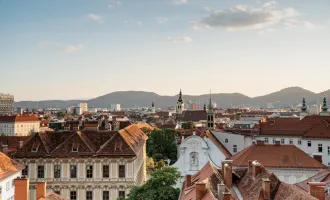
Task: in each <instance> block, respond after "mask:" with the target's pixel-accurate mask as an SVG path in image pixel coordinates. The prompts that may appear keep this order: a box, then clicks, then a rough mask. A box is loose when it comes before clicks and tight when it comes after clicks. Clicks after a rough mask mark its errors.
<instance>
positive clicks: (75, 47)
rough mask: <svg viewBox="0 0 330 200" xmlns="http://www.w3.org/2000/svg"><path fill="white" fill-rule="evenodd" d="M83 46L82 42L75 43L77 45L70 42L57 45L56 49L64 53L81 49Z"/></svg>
mask: <svg viewBox="0 0 330 200" xmlns="http://www.w3.org/2000/svg"><path fill="white" fill-rule="evenodd" d="M84 47H85V46H84V45H83V44H77V45H73V44H70V45H62V46H58V49H60V50H61V51H63V52H64V53H74V52H76V51H79V50H81V49H83V48H84Z"/></svg>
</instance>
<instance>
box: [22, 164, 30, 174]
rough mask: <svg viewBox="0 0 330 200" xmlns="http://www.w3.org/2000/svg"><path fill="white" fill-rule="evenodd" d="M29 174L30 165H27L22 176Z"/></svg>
mask: <svg viewBox="0 0 330 200" xmlns="http://www.w3.org/2000/svg"><path fill="white" fill-rule="evenodd" d="M28 175H29V167H28V166H25V168H24V169H23V170H22V176H28Z"/></svg>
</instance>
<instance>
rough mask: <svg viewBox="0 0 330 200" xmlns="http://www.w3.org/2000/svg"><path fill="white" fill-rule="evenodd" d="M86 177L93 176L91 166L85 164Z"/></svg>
mask: <svg viewBox="0 0 330 200" xmlns="http://www.w3.org/2000/svg"><path fill="white" fill-rule="evenodd" d="M86 177H87V178H93V166H92V165H87V167H86Z"/></svg>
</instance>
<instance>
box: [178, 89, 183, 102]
mask: <svg viewBox="0 0 330 200" xmlns="http://www.w3.org/2000/svg"><path fill="white" fill-rule="evenodd" d="M178 102H180V103H183V100H182V92H181V89H180V93H179V99H178Z"/></svg>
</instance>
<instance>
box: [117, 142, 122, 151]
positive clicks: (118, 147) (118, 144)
mask: <svg viewBox="0 0 330 200" xmlns="http://www.w3.org/2000/svg"><path fill="white" fill-rule="evenodd" d="M122 146H123V142H122V141H120V142H116V144H115V151H121V150H122Z"/></svg>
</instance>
